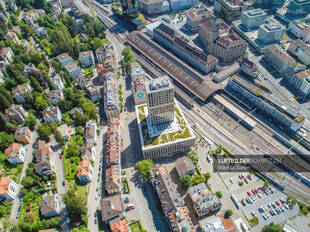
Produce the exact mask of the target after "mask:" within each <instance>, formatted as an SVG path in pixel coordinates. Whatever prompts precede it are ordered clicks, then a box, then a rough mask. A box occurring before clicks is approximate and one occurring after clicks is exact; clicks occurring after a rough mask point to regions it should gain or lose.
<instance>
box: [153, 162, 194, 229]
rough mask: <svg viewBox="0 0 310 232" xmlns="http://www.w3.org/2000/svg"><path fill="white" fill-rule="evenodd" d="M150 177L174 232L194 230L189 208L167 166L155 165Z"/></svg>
mask: <svg viewBox="0 0 310 232" xmlns="http://www.w3.org/2000/svg"><path fill="white" fill-rule="evenodd" d="M150 177H151V183H152V185H153V186H154V188H155V190H156V193H157V196H158V198H159V200H160V202H161V205H162V209H163V213H164V215H165V217H166V218H167V220H168V224H169V226H170V229H171V230H172V231H173V232H181V231H182V232H183V231H191V232H194V231H195V230H194V225H193V223H192V221H191V218H190V217H189V214H188V209H187V208H186V206H185V203H184V200H183V199H182V197H181V196H180V194H179V192H178V190H177V186H176V185H175V184H174V183H173V181H172V180H171V177H170V174H169V172H168V171H167V169H166V167H165V166H164V165H155V166H154V167H153V168H152V170H151V171H150Z"/></svg>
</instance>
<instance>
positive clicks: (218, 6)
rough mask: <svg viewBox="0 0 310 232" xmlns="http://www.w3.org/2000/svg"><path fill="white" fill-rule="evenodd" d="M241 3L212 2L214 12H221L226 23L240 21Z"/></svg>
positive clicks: (217, 0) (231, 1) (227, 0)
mask: <svg viewBox="0 0 310 232" xmlns="http://www.w3.org/2000/svg"><path fill="white" fill-rule="evenodd" d="M241 4H242V1H234V0H214V10H215V11H216V12H221V13H222V14H223V17H224V19H225V21H226V22H231V21H235V20H238V19H240V17H241V12H242V6H241Z"/></svg>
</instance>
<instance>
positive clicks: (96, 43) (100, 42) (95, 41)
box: [92, 38, 104, 50]
mask: <svg viewBox="0 0 310 232" xmlns="http://www.w3.org/2000/svg"><path fill="white" fill-rule="evenodd" d="M92 42H93V50H97V49H98V48H100V47H101V46H102V45H103V44H104V42H103V40H102V39H100V38H94V39H93V41H92Z"/></svg>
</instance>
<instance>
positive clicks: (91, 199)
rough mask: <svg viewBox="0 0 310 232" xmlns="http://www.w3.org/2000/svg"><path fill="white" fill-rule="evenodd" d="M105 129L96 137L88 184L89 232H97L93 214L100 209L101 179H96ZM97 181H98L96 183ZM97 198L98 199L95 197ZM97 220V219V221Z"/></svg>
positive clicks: (102, 128)
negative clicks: (91, 174)
mask: <svg viewBox="0 0 310 232" xmlns="http://www.w3.org/2000/svg"><path fill="white" fill-rule="evenodd" d="M106 130H107V127H106V126H105V127H103V126H101V127H100V134H99V136H98V141H97V145H96V147H95V148H96V155H95V162H94V172H93V179H92V182H90V184H89V193H88V202H87V204H88V229H89V230H90V231H94V232H96V231H98V224H97V223H98V222H97V223H94V222H95V217H94V216H95V213H96V211H97V209H98V208H100V199H101V196H100V195H101V190H102V189H103V186H102V179H101V178H98V173H99V172H100V171H99V166H100V170H102V169H101V168H102V167H103V164H102V162H101V157H102V156H103V145H104V144H105V134H106ZM98 180H99V181H98ZM96 196H98V197H96ZM97 220H98V219H97Z"/></svg>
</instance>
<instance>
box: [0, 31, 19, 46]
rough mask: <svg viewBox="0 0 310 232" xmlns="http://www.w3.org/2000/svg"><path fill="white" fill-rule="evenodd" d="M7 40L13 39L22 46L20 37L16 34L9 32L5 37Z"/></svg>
mask: <svg viewBox="0 0 310 232" xmlns="http://www.w3.org/2000/svg"><path fill="white" fill-rule="evenodd" d="M4 38H5V39H11V40H12V41H13V42H14V43H16V44H21V41H20V40H19V38H18V36H17V35H16V33H15V32H12V31H9V32H8V33H7V34H6V35H5V37H4Z"/></svg>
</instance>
